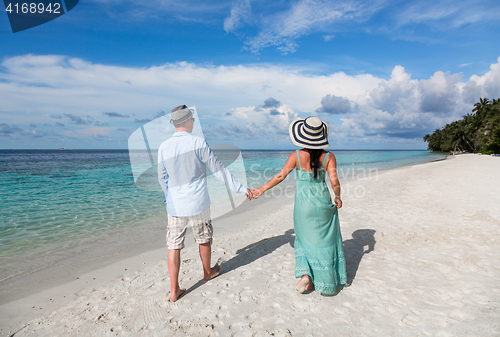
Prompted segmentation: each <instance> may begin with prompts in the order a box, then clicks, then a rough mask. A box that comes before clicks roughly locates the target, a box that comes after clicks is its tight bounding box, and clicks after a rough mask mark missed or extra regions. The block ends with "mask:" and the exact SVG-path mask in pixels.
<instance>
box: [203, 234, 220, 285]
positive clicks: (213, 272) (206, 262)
mask: <svg viewBox="0 0 500 337" xmlns="http://www.w3.org/2000/svg"><path fill="white" fill-rule="evenodd" d="M200 257H201V263H202V264H203V279H204V280H205V281H208V280H210V279H213V278H214V277H216V276H217V275H219V273H220V267H219V266H217V265H216V266H215V267H214V268H210V259H211V258H212V244H211V243H210V242H207V243H201V244H200Z"/></svg>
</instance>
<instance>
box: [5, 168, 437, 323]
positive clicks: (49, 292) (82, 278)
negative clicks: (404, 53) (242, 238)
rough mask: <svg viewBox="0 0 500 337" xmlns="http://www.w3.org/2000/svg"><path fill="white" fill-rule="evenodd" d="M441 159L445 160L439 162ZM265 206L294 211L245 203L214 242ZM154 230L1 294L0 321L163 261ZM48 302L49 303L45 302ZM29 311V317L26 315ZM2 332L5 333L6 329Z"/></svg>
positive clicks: (218, 228) (219, 225)
mask: <svg viewBox="0 0 500 337" xmlns="http://www.w3.org/2000/svg"><path fill="white" fill-rule="evenodd" d="M444 159H446V158H443V159H440V160H444ZM433 162H435V160H434V161H431V162H424V163H414V164H410V165H401V166H398V167H392V168H389V169H380V170H379V171H380V173H381V174H384V173H386V172H391V171H394V170H399V169H404V168H407V167H412V166H420V165H425V164H429V163H433ZM355 181H357V179H354V178H352V179H350V178H349V177H347V178H344V179H343V185H345V184H351V183H354V182H355ZM264 203H266V205H267V206H264V207H265V208H266V211H265V212H264V213H266V212H271V211H272V210H273V209H276V208H280V207H282V206H284V205H285V206H286V205H288V206H290V204H291V206H292V207H293V198H289V197H286V196H281V197H272V196H269V197H267V198H265V197H264V196H263V197H261V198H259V199H258V200H253V201H251V202H249V201H245V203H244V204H243V205H242V206H241V207H238V208H237V209H236V210H234V211H233V212H231V213H229V214H226V215H224V216H222V217H220V218H218V219H216V220H215V221H214V232H215V236H214V242H216V240H217V237H219V236H220V235H224V234H228V233H231V231H232V230H234V228H232V227H233V226H232V223H233V222H235V219H237V218H238V217H239V218H241V217H243V218H245V217H250V216H252V215H255V214H254V213H255V212H257V211H259V210H260V208H261V207H259V206H260V205H261V204H264ZM152 218H153V217H151V218H147V219H145V220H144V222H151V221H152V220H153V219H152ZM154 219H155V220H158V221H161V220H166V219H162V217H161V216H157V217H154ZM240 226H241V225H240ZM240 226H238V227H240ZM165 227H166V226H165ZM153 228H156V229H158V228H160V229H159V230H157V233H159V235H161V236H160V238H158V239H156V240H154V241H152V242H149V243H144V244H142V245H140V246H137V247H133V248H130V249H128V250H126V251H122V252H121V253H117V254H113V255H111V256H105V257H106V259H104V260H103V259H102V257H101V258H99V257H97V258H94V259H93V260H86V261H83V262H84V263H83V264H82V265H71V268H70V269H71V270H70V271H68V270H65V273H63V275H61V274H59V273H57V272H56V273H53V268H48V270H47V272H48V273H49V274H50V275H51V276H52V277H51V279H48V280H47V279H45V280H40V281H42V282H41V283H38V284H31V287H29V286H28V289H25V290H24V291H23V292H22V293H19V292H18V293H17V294H10V295H8V296H5V295H4V294H2V295H1V296H2V298H1V302H0V312H3V313H2V317H5V319H6V320H7V321H8V325H9V326H12V324H13V321H17V322H22V321H26V320H29V319H30V317H31V315H32V314H33V310H27V309H28V308H27V307H26V306H25V304H26V303H27V302H29V307H30V308H31V309H32V307H41V308H44V309H43V311H44V312H45V311H50V310H52V309H53V308H57V307H59V306H61V305H63V304H64V303H67V302H66V299H67V298H68V297H69V296H71V294H74V293H78V292H80V291H83V290H84V289H86V288H88V287H90V286H92V287H101V286H103V285H105V284H107V283H109V282H111V281H112V280H115V279H117V278H120V277H121V276H123V274H124V273H126V272H127V270H133V269H137V268H140V267H141V263H143V264H147V263H148V262H139V261H153V263H154V262H159V261H165V258H166V253H167V249H166V247H165V243H164V235H165V228H163V227H162V226H161V225H160V226H156V227H155V226H153ZM144 229H145V230H146V233H148V232H149V231H151V232H153V231H152V230H151V226H150V225H149V224H145V225H144ZM188 247H191V248H192V247H194V242H193V240H192V234H191V233H190V232H189V231H188V237H187V238H186V248H188ZM85 262H86V263H85ZM213 262H215V261H213ZM126 265H128V266H129V267H128V268H126V267H125V266H126ZM67 266H68V264H66V266H64V265H61V266H56V269H65V268H67ZM130 266H132V267H130ZM54 275H55V277H54ZM92 275H94V276H95V275H99V277H97V278H96V277H94V276H92ZM91 276H92V277H91ZM35 279H36V276H35ZM42 279H43V277H42ZM84 282H85V283H84ZM18 286H19V285H18ZM61 289H62V291H61ZM18 290H19V289H18ZM61 292H62V293H66V294H67V295H63V296H62V297H61V296H59V295H60V294H61ZM64 296H66V297H64ZM47 298H49V299H51V300H50V301H48V302H47V300H46V299H47ZM56 299H59V300H56ZM6 307H8V311H7V310H6ZM26 311H28V313H26ZM30 311H31V313H29V312H30ZM7 313H8V314H7ZM5 319H2V322H0V323H1V324H0V326H4V324H7V321H6V320H5ZM2 330H3V331H5V329H2ZM0 332H1V331H0ZM2 333H3V332H2Z"/></svg>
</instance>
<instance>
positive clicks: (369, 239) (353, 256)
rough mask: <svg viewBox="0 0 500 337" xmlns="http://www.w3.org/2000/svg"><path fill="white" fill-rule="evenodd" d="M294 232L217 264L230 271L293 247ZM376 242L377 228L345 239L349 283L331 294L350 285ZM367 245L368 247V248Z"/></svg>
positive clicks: (199, 284) (256, 243)
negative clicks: (276, 251) (278, 250)
mask: <svg viewBox="0 0 500 337" xmlns="http://www.w3.org/2000/svg"><path fill="white" fill-rule="evenodd" d="M293 234H294V230H293V229H289V230H287V231H286V232H285V233H284V234H282V235H278V236H274V237H271V238H266V239H262V240H260V241H258V242H255V243H252V244H250V245H248V246H246V247H244V248H241V249H238V250H237V251H236V254H237V255H236V256H234V257H232V258H231V259H229V260H227V261H223V260H221V259H219V261H217V264H219V265H220V266H221V268H222V273H228V272H230V271H233V270H236V269H238V268H239V267H242V266H246V265H247V264H250V263H252V262H254V261H255V260H257V259H259V258H261V257H263V256H266V255H268V254H270V253H272V252H273V251H275V250H276V249H277V248H279V247H281V246H283V245H286V244H290V246H291V247H292V248H293V242H294V240H295V236H294V235H293ZM375 243H376V241H375V230H373V229H358V230H356V231H354V232H353V233H352V239H349V240H344V256H345V260H346V268H347V284H346V285H345V286H339V287H338V288H337V291H336V292H335V293H334V294H332V295H329V296H335V295H337V294H338V293H339V292H340V291H341V290H342V289H343V288H344V287H349V286H350V285H351V284H352V282H353V281H354V278H355V277H356V273H357V271H358V268H359V264H360V263H361V259H362V258H363V256H364V255H365V254H368V253H370V252H372V251H373V250H374V249H375ZM365 247H367V249H366V250H365ZM204 283H206V281H204V280H200V281H198V282H196V283H195V284H193V285H192V286H191V287H189V289H187V290H186V293H185V294H188V293H190V292H192V291H194V290H196V289H197V288H198V287H200V286H201V285H203V284H204Z"/></svg>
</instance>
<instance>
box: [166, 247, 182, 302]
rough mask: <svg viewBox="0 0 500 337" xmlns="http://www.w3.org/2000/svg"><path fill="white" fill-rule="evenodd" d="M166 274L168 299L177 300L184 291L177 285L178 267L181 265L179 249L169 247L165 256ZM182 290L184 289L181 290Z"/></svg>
mask: <svg viewBox="0 0 500 337" xmlns="http://www.w3.org/2000/svg"><path fill="white" fill-rule="evenodd" d="M167 265H168V276H169V277H170V300H171V301H172V302H175V301H177V299H178V298H179V296H180V295H181V294H182V293H183V292H184V291H185V289H181V288H180V287H179V268H180V266H181V250H180V249H169V250H168V256H167ZM183 290H184V291H183Z"/></svg>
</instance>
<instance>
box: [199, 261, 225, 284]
mask: <svg viewBox="0 0 500 337" xmlns="http://www.w3.org/2000/svg"><path fill="white" fill-rule="evenodd" d="M220 272H221V269H220V266H219V265H218V264H216V265H215V266H213V268H211V269H210V275H208V274H205V275H204V276H203V279H204V280H205V281H210V280H211V279H213V278H215V277H217V276H219V274H220Z"/></svg>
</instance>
